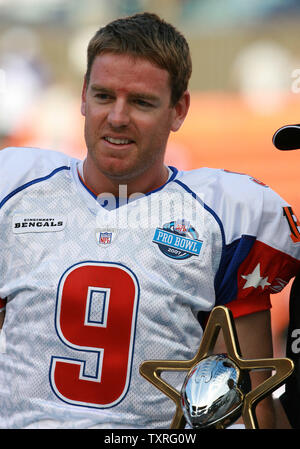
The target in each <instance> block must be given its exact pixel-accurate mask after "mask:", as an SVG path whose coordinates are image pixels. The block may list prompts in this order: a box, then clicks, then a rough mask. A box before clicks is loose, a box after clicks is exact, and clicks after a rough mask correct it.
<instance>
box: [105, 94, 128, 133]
mask: <svg viewBox="0 0 300 449" xmlns="http://www.w3.org/2000/svg"><path fill="white" fill-rule="evenodd" d="M107 120H108V123H109V124H110V126H111V127H113V128H124V127H126V126H128V125H129V122H130V116H129V109H128V106H127V105H126V102H125V100H123V99H117V100H116V101H115V102H114V103H113V104H112V105H111V109H110V111H109V113H108V117H107Z"/></svg>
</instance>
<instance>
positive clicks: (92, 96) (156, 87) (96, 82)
mask: <svg viewBox="0 0 300 449" xmlns="http://www.w3.org/2000/svg"><path fill="white" fill-rule="evenodd" d="M170 98H171V88H170V84H169V74H168V72H167V71H166V70H163V69H161V68H159V67H157V66H155V65H153V64H152V63H151V62H149V61H148V60H146V59H143V58H133V57H132V56H130V55H127V54H122V55H118V54H112V53H105V54H101V55H98V56H97V57H96V58H95V60H94V62H93V66H92V70H91V75H90V80H89V83H88V85H87V84H86V82H85V84H84V86H83V93H82V107H81V111H82V114H83V115H84V116H85V140H86V144H87V148H88V154H87V160H86V162H87V164H86V165H87V169H88V170H89V171H93V172H94V174H95V173H98V174H99V176H103V175H104V176H105V177H107V178H110V179H114V180H119V181H123V182H124V181H130V180H133V179H136V178H137V177H141V176H145V175H149V176H150V177H151V176H153V177H154V176H155V174H156V175H157V173H158V172H159V171H161V168H162V167H163V159H164V153H165V148H166V144H167V140H168V137H169V134H170V131H177V130H178V129H179V128H180V126H181V124H182V122H183V120H184V118H185V116H186V114H187V110H188V104H189V95H188V93H187V92H186V93H185V95H184V97H183V99H182V100H180V101H179V102H178V104H177V105H176V106H174V107H172V106H171V105H170Z"/></svg>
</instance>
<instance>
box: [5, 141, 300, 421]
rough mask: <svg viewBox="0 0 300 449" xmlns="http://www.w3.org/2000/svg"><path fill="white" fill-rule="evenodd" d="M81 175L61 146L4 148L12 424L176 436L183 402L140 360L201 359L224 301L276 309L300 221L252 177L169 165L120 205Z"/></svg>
mask: <svg viewBox="0 0 300 449" xmlns="http://www.w3.org/2000/svg"><path fill="white" fill-rule="evenodd" d="M79 169H80V161H78V160H75V159H73V158H70V157H68V156H65V155H63V154H60V153H56V152H52V151H47V150H39V149H31V148H7V149H5V150H2V151H1V152H0V224H1V228H0V229H1V231H0V241H1V259H0V297H1V298H2V299H3V307H5V304H6V316H5V321H4V326H3V331H2V334H1V344H0V347H1V348H2V353H1V354H0V400H1V408H0V426H1V427H2V428H39V427H40V428H78V429H80V428H116V429H118V428H153V429H155V428H168V427H169V426H170V423H171V420H172V417H173V415H174V412H175V409H174V404H173V403H172V401H171V400H170V399H169V398H167V397H166V396H165V395H164V394H163V393H162V392H160V391H159V390H158V389H157V388H155V387H154V386H153V385H152V384H150V383H149V382H147V381H146V380H145V379H144V378H142V377H141V375H140V374H139V366H140V364H141V363H142V362H143V361H145V360H151V359H167V360H170V359H176V360H189V359H191V358H192V357H193V356H194V355H195V353H196V351H197V349H198V346H199V343H200V340H201V336H202V327H201V322H202V321H201V319H202V318H203V314H205V313H208V312H209V311H211V310H212V308H213V307H214V306H215V305H219V304H226V305H228V307H230V308H231V310H232V311H233V313H234V315H235V316H237V315H239V314H245V313H250V312H253V311H257V310H263V309H267V308H269V307H270V299H269V296H270V293H272V292H276V291H279V290H280V289H281V288H282V287H283V286H284V285H285V284H286V283H287V282H288V280H289V279H290V278H291V277H292V276H293V275H294V274H295V272H296V271H297V270H299V253H300V247H299V241H300V239H299V228H298V227H297V226H298V224H297V221H296V218H295V217H294V215H293V214H292V211H291V208H290V206H289V205H288V204H286V203H285V201H283V200H282V199H281V198H280V197H278V196H277V195H276V194H275V193H274V192H272V191H271V190H270V189H269V188H268V187H266V186H264V185H260V184H259V183H258V182H257V181H256V180H253V179H252V178H251V177H250V176H247V175H241V174H233V173H227V172H226V171H224V170H215V169H209V168H202V169H198V170H193V171H189V172H180V171H177V170H176V169H174V168H170V178H169V180H168V182H167V183H166V184H165V185H164V186H161V187H160V188H159V189H157V190H155V191H153V192H149V193H148V194H147V195H140V197H139V198H135V199H133V198H131V201H129V202H128V201H125V200H122V198H121V199H120V200H119V202H118V203H117V204H115V205H114V201H115V199H114V198H112V197H111V196H110V195H108V194H107V195H102V196H101V198H96V196H95V195H94V194H93V192H91V191H90V190H89V189H88V188H87V187H86V186H85V185H84V182H83V181H82V179H81V177H80V175H79ZM123 187H124V186H123ZM124 188H125V187H124ZM297 239H298V240H297ZM172 376H173V377H171V379H172V382H173V385H174V386H175V388H178V389H180V387H181V383H182V375H180V376H179V375H178V376H177V375H173V374H172Z"/></svg>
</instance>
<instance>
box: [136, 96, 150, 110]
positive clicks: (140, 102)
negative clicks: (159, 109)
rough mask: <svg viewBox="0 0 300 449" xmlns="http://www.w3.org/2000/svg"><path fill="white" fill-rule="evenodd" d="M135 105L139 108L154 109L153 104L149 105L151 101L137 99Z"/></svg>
mask: <svg viewBox="0 0 300 449" xmlns="http://www.w3.org/2000/svg"><path fill="white" fill-rule="evenodd" d="M135 103H136V104H137V105H138V106H141V107H142V108H152V107H153V104H152V103H149V101H146V100H142V99H140V98H138V99H136V100H135Z"/></svg>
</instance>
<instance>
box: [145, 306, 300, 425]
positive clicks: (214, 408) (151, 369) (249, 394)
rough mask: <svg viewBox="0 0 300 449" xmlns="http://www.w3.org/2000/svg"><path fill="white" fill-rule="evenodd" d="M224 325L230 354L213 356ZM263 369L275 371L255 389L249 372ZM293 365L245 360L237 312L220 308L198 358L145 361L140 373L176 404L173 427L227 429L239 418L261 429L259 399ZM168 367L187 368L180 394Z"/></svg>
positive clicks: (277, 360) (215, 311) (279, 382)
mask: <svg viewBox="0 0 300 449" xmlns="http://www.w3.org/2000/svg"><path fill="white" fill-rule="evenodd" d="M221 329H222V331H223V335H224V340H225V344H226V348H227V354H226V355H225V354H217V355H212V351H213V348H214V346H215V343H216V340H217V336H218V334H219V332H220V330H221ZM262 369H272V370H273V371H275V374H273V375H272V376H270V377H269V378H268V379H267V380H265V381H264V382H263V383H261V384H260V385H258V386H257V387H256V388H254V389H253V390H251V387H250V383H249V372H250V371H251V370H262ZM293 369H294V365H293V362H292V361H291V360H290V359H287V358H274V359H272V358H267V359H252V360H245V359H243V358H242V357H241V355H240V349H239V343H238V339H237V335H236V330H235V325H234V321H233V317H232V314H231V312H230V310H229V309H227V308H226V307H223V306H218V307H215V308H214V309H213V310H212V312H211V314H210V317H209V320H208V322H207V326H206V328H205V331H204V333H203V337H202V340H201V343H200V346H199V349H198V352H197V354H196V355H195V357H193V358H192V359H191V360H187V361H183V360H149V361H145V362H143V363H142V364H141V365H140V374H141V375H142V376H143V377H144V378H145V379H147V380H148V381H149V382H151V383H152V384H153V385H154V386H155V387H157V388H158V389H159V390H161V391H162V392H163V393H164V394H165V395H167V396H168V397H169V398H170V399H172V400H173V401H174V402H175V404H176V412H175V415H174V417H173V420H172V423H171V426H170V428H171V429H183V428H184V427H185V425H186V423H187V422H188V424H189V425H190V426H191V427H192V428H209V427H210V428H226V427H228V426H229V425H230V424H232V423H233V422H235V421H236V420H237V419H238V418H239V417H240V416H242V417H243V421H244V425H245V427H246V429H257V428H258V424H257V420H256V416H255V412H254V409H255V407H256V405H257V403H258V402H260V401H261V400H262V399H264V398H265V397H266V396H267V395H268V394H270V393H272V392H273V391H274V390H276V389H277V388H278V387H280V386H281V385H282V384H283V383H284V381H285V380H286V378H287V377H288V376H290V374H291V373H292V372H293ZM164 371H173V372H174V371H187V372H188V374H187V376H186V378H185V381H184V384H183V387H182V390H181V392H179V391H177V390H176V389H175V388H173V386H171V385H170V384H168V383H167V382H165V381H164V380H163V379H162V378H161V373H162V372H164Z"/></svg>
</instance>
